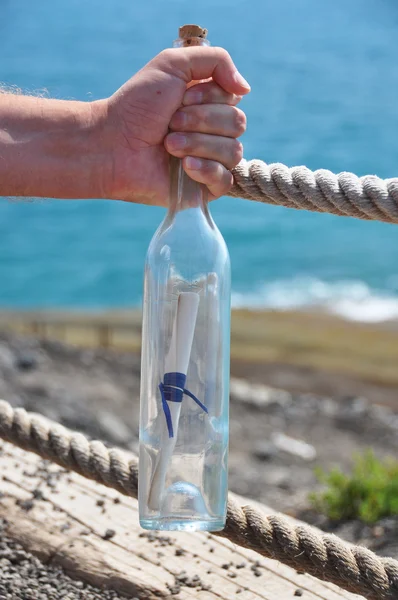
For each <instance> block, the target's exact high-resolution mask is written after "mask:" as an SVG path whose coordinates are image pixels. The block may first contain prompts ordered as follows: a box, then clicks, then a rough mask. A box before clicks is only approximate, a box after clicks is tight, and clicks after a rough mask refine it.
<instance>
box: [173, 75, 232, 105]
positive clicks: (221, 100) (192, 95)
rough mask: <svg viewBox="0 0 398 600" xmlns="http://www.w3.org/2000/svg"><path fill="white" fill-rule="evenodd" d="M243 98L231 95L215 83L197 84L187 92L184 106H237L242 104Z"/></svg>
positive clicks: (183, 101)
mask: <svg viewBox="0 0 398 600" xmlns="http://www.w3.org/2000/svg"><path fill="white" fill-rule="evenodd" d="M241 99H242V96H237V95H236V94H230V93H229V92H226V91H225V90H223V89H222V87H220V86H219V85H217V83H214V81H209V82H206V83H197V84H195V85H193V86H192V87H190V88H189V90H187V91H186V92H185V95H184V98H183V100H182V103H183V105H184V106H189V105H191V104H229V105H230V106H235V105H236V104H238V102H240V101H241Z"/></svg>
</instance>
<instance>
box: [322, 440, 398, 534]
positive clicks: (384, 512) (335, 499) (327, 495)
mask: <svg viewBox="0 0 398 600" xmlns="http://www.w3.org/2000/svg"><path fill="white" fill-rule="evenodd" d="M316 475H317V478H318V480H319V481H321V482H322V483H324V484H325V485H326V486H327V487H326V489H325V490H323V491H321V492H320V493H313V494H311V495H310V501H311V503H312V505H313V506H314V508H315V509H316V510H318V511H319V512H322V513H324V514H326V515H327V516H328V517H329V518H330V519H332V520H334V521H340V520H346V519H358V518H359V519H361V520H362V521H364V522H365V523H375V522H376V521H378V520H379V519H381V518H383V517H389V516H392V515H398V461H396V460H394V459H386V460H383V461H381V460H379V459H378V458H376V456H375V455H374V453H373V451H372V450H368V451H366V452H365V453H364V454H363V455H357V456H355V457H354V466H353V469H352V473H351V474H349V475H346V474H344V473H343V472H342V471H341V470H340V469H337V468H335V469H332V470H331V471H330V472H329V473H326V472H325V471H323V470H322V469H317V470H316Z"/></svg>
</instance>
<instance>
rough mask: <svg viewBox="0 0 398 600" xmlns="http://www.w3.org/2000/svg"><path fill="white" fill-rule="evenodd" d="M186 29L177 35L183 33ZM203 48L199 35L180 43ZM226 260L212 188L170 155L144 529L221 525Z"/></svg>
mask: <svg viewBox="0 0 398 600" xmlns="http://www.w3.org/2000/svg"><path fill="white" fill-rule="evenodd" d="M183 29H184V28H181V29H180V36H181V30H183ZM187 39H190V42H189V43H188V44H186V45H191V44H192V45H193V44H200V43H205V42H206V40H204V39H203V38H199V37H193V38H192V37H191V38H188V37H186V38H185V39H184V38H183V39H179V40H178V41H177V42H176V43H175V45H184V44H185V43H186V42H187ZM230 290H231V282H230V261H229V255H228V250H227V247H226V244H225V242H224V240H223V238H222V236H221V234H220V232H219V230H218V229H217V227H216V225H215V224H214V222H213V220H212V218H211V216H210V214H209V210H208V206H207V199H206V188H205V187H204V186H202V185H201V184H199V183H196V182H194V181H193V180H192V179H190V178H189V177H188V175H186V173H185V172H184V170H183V168H182V164H181V160H180V159H176V158H171V159H170V203H169V210H168V213H167V216H166V217H165V220H164V221H163V223H162V224H161V225H160V227H159V229H158V230H157V232H156V233H155V235H154V237H153V239H152V241H151V243H150V246H149V249H148V253H147V258H146V266H145V280H144V303H143V331H142V365H141V415H140V461H139V514H140V524H141V526H142V527H143V528H145V529H159V530H188V531H195V530H206V531H217V530H220V529H223V527H224V525H225V518H226V506H227V490H228V480H227V469H228V433H229V362H230V296H231V291H230Z"/></svg>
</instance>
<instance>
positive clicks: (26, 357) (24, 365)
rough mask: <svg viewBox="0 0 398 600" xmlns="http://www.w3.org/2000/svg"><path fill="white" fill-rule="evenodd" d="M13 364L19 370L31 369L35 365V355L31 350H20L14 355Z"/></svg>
mask: <svg viewBox="0 0 398 600" xmlns="http://www.w3.org/2000/svg"><path fill="white" fill-rule="evenodd" d="M15 366H16V367H17V369H19V370H20V371H32V370H33V369H35V368H36V367H37V357H36V355H35V354H33V353H32V352H28V351H26V352H21V353H20V354H19V355H18V356H17V357H16V360H15Z"/></svg>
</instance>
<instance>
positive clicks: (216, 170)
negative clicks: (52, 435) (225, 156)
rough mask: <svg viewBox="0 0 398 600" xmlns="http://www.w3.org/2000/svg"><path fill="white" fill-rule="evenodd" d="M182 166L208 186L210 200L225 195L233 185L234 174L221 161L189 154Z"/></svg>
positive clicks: (196, 179) (194, 178) (193, 177)
mask: <svg viewBox="0 0 398 600" xmlns="http://www.w3.org/2000/svg"><path fill="white" fill-rule="evenodd" d="M182 166H183V168H184V171H185V172H186V173H187V174H188V175H189V176H190V178H191V179H193V180H194V181H198V182H199V183H203V184H204V185H206V186H207V188H208V190H209V200H214V199H215V198H219V197H220V196H224V195H225V194H227V193H228V192H229V190H230V189H231V187H232V184H233V181H234V179H233V177H232V174H231V173H230V171H228V169H226V168H225V167H224V166H223V165H221V164H220V163H219V162H216V161H213V160H206V159H204V158H196V157H192V156H187V157H186V158H184V160H183V162H182Z"/></svg>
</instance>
